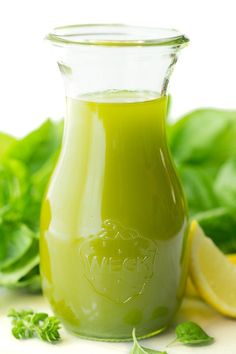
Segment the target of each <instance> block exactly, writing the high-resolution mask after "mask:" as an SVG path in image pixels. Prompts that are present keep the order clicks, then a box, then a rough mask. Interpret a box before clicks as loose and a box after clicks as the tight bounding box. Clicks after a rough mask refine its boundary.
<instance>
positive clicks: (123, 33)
mask: <svg viewBox="0 0 236 354" xmlns="http://www.w3.org/2000/svg"><path fill="white" fill-rule="evenodd" d="M46 40H48V41H50V42H52V43H53V44H54V45H57V46H68V45H69V46H74V45H86V46H88V45H91V46H105V47H147V46H170V47H175V48H179V47H181V48H182V47H184V46H186V45H187V43H188V42H189V39H188V38H187V37H186V36H185V35H184V34H182V33H180V32H179V31H177V30H175V29H168V28H156V27H144V26H130V25H126V24H77V25H69V26H60V27H56V28H54V29H53V30H52V31H51V32H50V33H48V35H47V36H46Z"/></svg>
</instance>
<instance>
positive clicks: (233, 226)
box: [194, 208, 236, 253]
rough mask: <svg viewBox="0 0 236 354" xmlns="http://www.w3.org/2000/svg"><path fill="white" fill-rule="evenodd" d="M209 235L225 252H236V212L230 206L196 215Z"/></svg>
mask: <svg viewBox="0 0 236 354" xmlns="http://www.w3.org/2000/svg"><path fill="white" fill-rule="evenodd" d="M194 218H195V219H196V220H197V221H198V222H199V224H200V225H201V227H202V228H203V230H204V232H205V233H206V235H207V236H209V237H210V238H211V239H212V240H213V241H214V243H215V244H216V245H217V246H218V247H219V248H220V249H221V250H222V251H223V252H225V253H236V213H235V211H234V210H231V209H229V208H217V209H211V210H208V211H205V212H202V213H198V214H196V215H194Z"/></svg>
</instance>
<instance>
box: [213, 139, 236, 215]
mask: <svg viewBox="0 0 236 354" xmlns="http://www.w3.org/2000/svg"><path fill="white" fill-rule="evenodd" d="M235 139H236V136H235ZM214 189H215V193H216V195H217V197H218V199H219V200H220V202H221V205H222V206H226V207H230V208H232V209H235V210H236V158H233V159H230V160H228V161H226V162H225V164H223V166H222V167H221V169H220V170H219V172H218V174H217V176H216V179H215V182H214Z"/></svg>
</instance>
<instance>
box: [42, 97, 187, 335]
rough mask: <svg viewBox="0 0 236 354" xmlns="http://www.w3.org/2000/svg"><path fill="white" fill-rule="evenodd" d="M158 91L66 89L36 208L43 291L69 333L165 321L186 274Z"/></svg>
mask: <svg viewBox="0 0 236 354" xmlns="http://www.w3.org/2000/svg"><path fill="white" fill-rule="evenodd" d="M165 115H166V98H165V97H161V98H158V97H157V95H155V94H153V93H149V92H128V91H111V92H109V91H108V92H104V93H94V94H90V95H87V96H84V97H81V98H80V99H71V98H67V116H66V127H65V135H64V142H63V147H62V151H61V155H60V158H59V161H58V164H57V167H56V169H55V172H54V175H53V177H52V179H51V183H50V186H49V189H48V193H47V196H46V199H45V201H44V203H43V208H42V223H41V229H42V232H41V273H42V279H43V289H44V293H45V294H46V296H47V297H48V299H49V301H50V303H51V305H52V307H53V309H54V311H55V313H56V314H57V315H58V316H59V317H60V318H61V319H62V321H63V322H64V324H65V325H66V326H67V328H69V329H70V330H72V331H73V332H75V333H77V334H79V335H81V336H84V337H89V338H96V339H105V340H126V339H130V337H131V332H132V329H133V327H135V328H136V334H137V336H138V337H142V336H148V335H151V334H153V333H156V332H158V331H160V330H162V329H164V328H165V327H166V326H167V325H168V324H169V323H170V321H171V319H172V317H173V315H174V314H175V312H176V310H177V309H178V307H179V304H180V301H181V298H182V295H183V291H184V285H185V278H186V270H187V266H186V260H187V257H186V253H187V252H186V247H185V241H186V240H185V235H186V231H187V217H186V206H185V201H184V198H183V194H182V189H181V186H180V184H179V181H178V179H177V177H176V174H175V170H174V168H173V165H172V161H171V159H170V156H169V152H168V148H167V143H166V136H165Z"/></svg>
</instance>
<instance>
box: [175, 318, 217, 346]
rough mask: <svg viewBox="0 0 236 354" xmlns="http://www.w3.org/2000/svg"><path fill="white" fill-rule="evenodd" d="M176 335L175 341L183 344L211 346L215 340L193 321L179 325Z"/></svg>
mask: <svg viewBox="0 0 236 354" xmlns="http://www.w3.org/2000/svg"><path fill="white" fill-rule="evenodd" d="M175 333H176V340H175V341H178V342H180V343H183V344H191V345H198V344H210V343H212V342H213V340H214V339H213V337H210V336H208V334H207V333H206V332H205V331H204V330H203V329H202V328H201V327H200V326H199V325H198V324H196V323H195V322H191V321H189V322H184V323H181V324H179V325H178V326H177V327H176V329H175Z"/></svg>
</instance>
